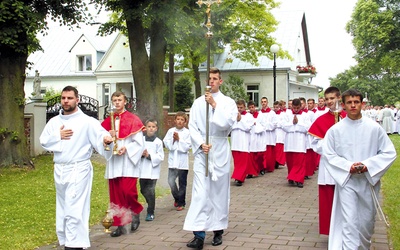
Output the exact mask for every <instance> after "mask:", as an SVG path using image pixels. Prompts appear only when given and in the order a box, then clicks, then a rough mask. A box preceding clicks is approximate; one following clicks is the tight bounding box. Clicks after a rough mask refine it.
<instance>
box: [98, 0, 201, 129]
mask: <svg viewBox="0 0 400 250" xmlns="http://www.w3.org/2000/svg"><path fill="white" fill-rule="evenodd" d="M94 1H95V2H96V3H97V4H98V5H100V6H104V7H105V8H106V9H108V10H111V11H113V12H115V13H116V15H115V16H114V18H113V19H111V20H110V21H109V22H107V23H106V24H104V25H103V28H102V30H101V31H102V32H103V33H108V32H112V31H115V30H120V31H122V32H123V33H125V34H126V35H127V37H128V41H129V47H130V53H131V57H132V64H131V65H132V74H133V80H134V84H135V90H136V96H137V112H138V115H139V117H140V118H141V119H142V120H146V119H148V118H150V117H153V118H156V119H157V120H159V121H161V120H163V119H162V115H163V112H162V104H163V89H164V87H163V86H164V82H165V79H164V63H165V61H166V52H167V40H168V39H170V40H171V39H172V37H173V36H174V35H176V34H177V31H174V29H175V28H176V26H178V27H179V26H184V25H185V24H186V23H188V20H190V18H188V17H187V15H186V13H185V12H184V11H183V9H184V8H185V7H186V6H190V5H194V2H193V1H189V0H176V1H162V0H152V1H150V0H141V1H132V0H114V1H112V0H94ZM184 32H188V30H187V29H185V30H184ZM160 134H163V131H160Z"/></svg>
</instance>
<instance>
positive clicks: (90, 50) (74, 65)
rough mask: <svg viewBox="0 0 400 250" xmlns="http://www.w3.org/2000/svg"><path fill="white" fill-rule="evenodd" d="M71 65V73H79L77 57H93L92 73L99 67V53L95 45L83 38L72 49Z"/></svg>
mask: <svg viewBox="0 0 400 250" xmlns="http://www.w3.org/2000/svg"><path fill="white" fill-rule="evenodd" d="M70 55H71V64H70V71H71V72H77V71H78V58H77V56H84V55H91V56H92V69H91V70H92V71H94V69H95V68H96V67H97V62H98V61H99V60H98V59H97V56H98V54H97V51H96V49H95V48H94V47H93V45H92V44H91V43H90V42H89V40H88V39H87V38H86V37H85V36H82V37H81V38H80V39H79V40H78V42H77V43H76V44H75V46H74V47H73V48H72V49H71V52H70Z"/></svg>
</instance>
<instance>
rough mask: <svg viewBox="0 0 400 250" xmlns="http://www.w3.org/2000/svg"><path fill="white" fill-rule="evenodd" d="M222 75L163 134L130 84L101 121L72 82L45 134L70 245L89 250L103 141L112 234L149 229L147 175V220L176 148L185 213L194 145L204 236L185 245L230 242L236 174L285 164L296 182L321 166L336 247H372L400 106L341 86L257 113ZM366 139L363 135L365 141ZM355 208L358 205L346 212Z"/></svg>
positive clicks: (195, 222)
mask: <svg viewBox="0 0 400 250" xmlns="http://www.w3.org/2000/svg"><path fill="white" fill-rule="evenodd" d="M222 83H223V81H222V73H221V72H220V71H219V69H217V68H211V69H210V77H209V86H210V87H211V90H210V91H209V92H206V93H205V94H204V95H203V96H201V97H199V98H197V99H196V100H195V101H194V103H193V105H192V107H191V110H190V116H189V117H188V116H187V115H186V114H185V113H184V112H177V113H176V115H175V119H174V121H175V126H174V127H173V128H171V129H169V130H168V132H167V133H166V135H165V137H164V138H163V139H162V140H161V139H160V138H158V137H157V130H158V122H157V121H156V120H154V119H149V120H147V121H146V122H145V123H144V124H143V123H142V121H141V120H140V119H139V118H138V117H137V116H136V115H134V114H132V113H130V112H128V111H126V110H125V105H126V100H127V98H126V96H125V94H124V93H123V92H120V91H116V92H115V93H113V94H112V96H111V101H112V104H113V107H114V109H113V112H112V113H111V114H110V116H109V117H108V118H106V119H105V120H104V121H103V122H102V123H101V125H100V123H98V122H97V121H96V120H94V119H92V118H89V117H88V116H86V115H84V114H83V113H82V111H81V110H80V109H79V107H78V106H77V104H78V102H79V100H78V92H77V90H76V88H74V87H71V86H67V87H65V88H64V89H63V91H62V98H61V102H62V103H61V104H62V107H63V109H62V111H61V112H60V115H59V116H58V117H55V118H53V119H51V120H50V122H49V123H48V124H47V125H46V127H45V129H44V131H43V133H42V135H41V137H40V141H41V144H42V146H43V147H44V148H46V149H47V150H51V151H53V152H54V163H55V169H54V178H55V184H56V193H57V199H56V213H57V216H56V231H57V236H58V239H59V243H60V245H64V246H65V249H83V248H87V247H90V241H89V229H88V222H89V213H90V192H91V184H92V171H93V170H92V166H91V163H90V156H91V154H92V151H93V150H92V149H93V148H94V149H95V150H96V151H97V152H99V153H100V154H101V155H103V156H105V158H106V160H107V166H106V172H105V178H106V179H108V184H109V195H110V211H111V212H112V215H113V226H116V229H115V230H114V231H112V232H111V237H119V236H121V235H123V234H127V233H128V231H131V232H135V231H136V230H137V229H138V227H139V225H140V216H139V215H140V213H141V212H142V210H143V205H142V204H141V203H140V202H139V201H138V190H137V182H138V180H139V183H140V192H141V193H142V195H143V196H144V198H145V200H146V203H147V215H146V217H145V218H146V219H145V220H146V221H153V220H154V219H155V218H156V216H155V210H156V204H155V202H156V195H155V187H156V183H157V180H158V179H159V177H160V167H161V163H162V162H163V160H164V148H166V149H168V183H169V186H170V188H171V194H172V197H173V206H174V207H176V210H177V211H182V210H183V209H185V206H186V187H187V176H188V172H189V169H190V168H189V152H190V150H191V151H192V153H193V155H194V163H193V168H192V169H193V170H192V171H193V175H194V177H193V182H192V195H191V202H190V206H189V210H188V212H187V215H186V218H185V221H184V223H183V229H184V230H187V231H192V232H193V236H194V237H193V239H192V240H190V241H189V242H188V243H187V247H189V248H195V249H202V248H203V245H204V240H205V236H206V232H207V231H212V232H213V234H214V236H213V239H212V242H211V244H212V245H213V246H218V245H221V244H222V237H223V234H224V230H225V229H227V228H228V217H229V202H230V186H231V180H233V181H232V183H234V185H236V186H238V187H240V186H242V185H243V184H244V183H245V181H246V179H249V178H255V177H258V176H263V175H266V174H268V173H272V172H274V171H275V169H278V168H283V167H286V168H287V180H286V181H287V183H288V184H287V185H289V186H293V187H298V188H303V187H304V184H305V180H306V179H308V178H309V177H310V176H312V175H314V174H315V173H318V186H319V189H318V190H319V206H320V208H319V216H320V221H319V222H320V234H326V235H329V249H342V248H343V249H357V248H358V247H361V248H362V249H368V248H369V245H370V238H371V236H372V233H373V226H374V218H375V213H376V207H375V206H374V204H375V203H376V201H377V198H376V197H377V195H378V194H379V187H380V182H379V180H380V177H381V176H382V175H383V174H384V173H385V172H386V171H387V169H388V168H389V166H390V165H391V164H392V163H393V161H394V159H395V158H396V152H395V150H394V146H393V144H392V143H391V141H390V139H389V137H388V136H387V135H388V134H391V133H395V132H398V131H399V130H398V129H397V127H396V126H395V125H394V124H393V122H394V121H395V119H396V118H395V117H399V118H400V114H397V110H396V111H394V109H393V110H391V109H389V108H387V110H389V111H390V115H389V117H390V118H387V115H386V113H389V112H386V107H385V109H383V110H381V111H380V112H378V110H379V109H376V112H374V111H373V110H375V109H372V108H366V109H365V108H364V103H363V96H362V94H361V93H360V92H359V91H357V90H349V91H346V92H344V93H343V95H341V94H340V91H339V89H337V88H335V87H329V88H327V89H326V90H325V92H324V97H321V98H319V99H318V101H317V102H315V100H314V99H308V100H306V99H305V98H295V99H293V100H289V102H288V106H287V107H286V102H285V101H283V100H282V101H275V102H273V106H272V107H270V106H269V101H268V99H267V98H266V97H262V98H261V108H260V110H257V108H256V106H257V105H256V103H254V102H253V101H249V102H248V103H246V102H245V101H244V100H238V101H236V102H235V101H234V100H232V99H231V98H230V97H228V96H225V95H224V94H223V93H221V91H220V90H219V88H220V86H221V85H222ZM246 104H247V105H246ZM207 112H208V113H207ZM399 113H400V111H399ZM388 119H390V122H391V123H390V125H391V126H390V127H391V129H390V130H388V129H387V128H386V126H388V125H387V123H388V122H389V120H388ZM398 120H400V119H398ZM187 127H188V128H187ZM229 137H230V143H229ZM361 137H362V138H365V141H362V142H361V143H360V138H361ZM361 140H363V139H361ZM231 158H233V166H234V169H233V172H232V173H231ZM177 181H178V182H177ZM368 187H370V188H368ZM360 193H363V194H364V193H365V194H364V195H361V196H362V197H361V196H360V195H359V194H360ZM374 197H375V198H374ZM171 205H172V204H171ZM348 210H352V211H353V212H352V213H349V212H344V211H348ZM331 222H332V223H331ZM345 225H346V226H345Z"/></svg>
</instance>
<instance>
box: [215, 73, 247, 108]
mask: <svg viewBox="0 0 400 250" xmlns="http://www.w3.org/2000/svg"><path fill="white" fill-rule="evenodd" d="M221 91H222V93H224V94H225V95H227V96H229V97H230V98H232V99H233V100H235V101H237V100H245V101H246V103H247V102H248V101H249V97H248V96H247V94H246V89H245V88H244V79H243V78H241V77H240V76H238V75H229V77H228V80H225V81H224V83H223V84H222V85H221Z"/></svg>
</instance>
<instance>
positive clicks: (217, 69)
mask: <svg viewBox="0 0 400 250" xmlns="http://www.w3.org/2000/svg"><path fill="white" fill-rule="evenodd" d="M211 73H212V74H219V79H221V78H222V73H221V71H220V70H219V68H216V67H211V68H210V74H211Z"/></svg>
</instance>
